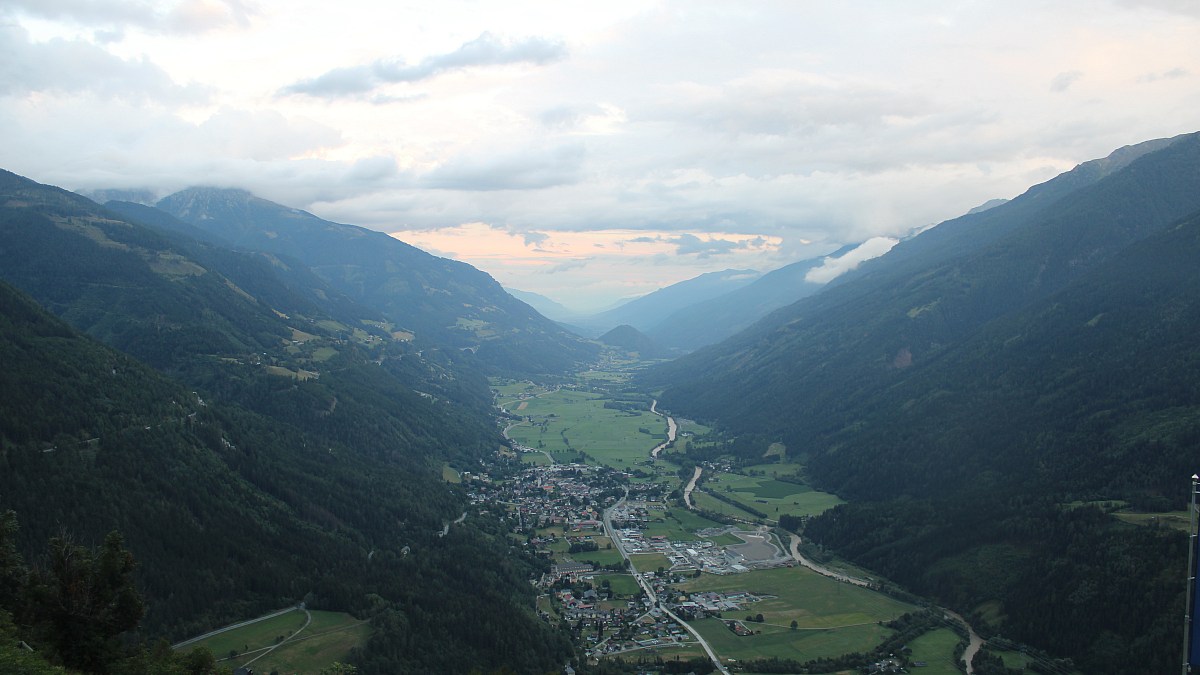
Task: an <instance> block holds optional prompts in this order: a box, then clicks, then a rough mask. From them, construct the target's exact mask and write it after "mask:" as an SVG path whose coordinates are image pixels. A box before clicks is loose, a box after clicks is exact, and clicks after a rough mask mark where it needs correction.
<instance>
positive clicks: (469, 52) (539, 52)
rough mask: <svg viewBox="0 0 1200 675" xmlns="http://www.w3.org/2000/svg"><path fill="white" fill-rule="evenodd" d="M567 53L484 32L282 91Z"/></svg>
mask: <svg viewBox="0 0 1200 675" xmlns="http://www.w3.org/2000/svg"><path fill="white" fill-rule="evenodd" d="M566 55H567V48H566V45H564V44H563V43H562V42H555V41H551V40H546V39H543V38H538V37H531V38H526V39H524V40H519V41H507V40H504V39H502V38H499V37H497V36H495V35H493V34H491V33H488V32H485V33H483V34H481V35H480V36H479V37H477V38H475V39H474V40H471V41H470V42H467V43H465V44H463V46H461V47H459V48H458V49H456V50H454V51H452V52H449V53H446V54H438V55H435V56H430V57H428V58H425V59H422V60H421V61H420V62H419V63H417V64H415V65H409V64H407V63H405V62H404V61H403V59H400V58H395V57H392V58H386V59H378V60H376V61H374V62H372V63H370V64H367V65H360V66H345V67H341V68H334V69H333V70H330V71H328V72H326V73H324V74H322V75H318V76H317V77H315V78H312V79H309V80H302V81H300V82H296V83H294V84H291V85H289V86H287V87H285V88H284V89H283V92H282V93H284V94H303V95H307V96H316V97H321V98H340V97H345V96H356V95H362V94H367V93H369V92H371V91H373V90H375V89H377V88H379V87H382V86H385V85H388V84H395V83H399V82H419V81H421V80H425V79H429V78H431V77H435V76H437V75H440V74H441V73H444V72H447V71H452V70H463V69H467V68H479V67H487V66H501V65H509V64H514V63H528V64H533V65H544V64H547V63H552V62H554V61H558V60H561V59H563V58H565V57H566Z"/></svg>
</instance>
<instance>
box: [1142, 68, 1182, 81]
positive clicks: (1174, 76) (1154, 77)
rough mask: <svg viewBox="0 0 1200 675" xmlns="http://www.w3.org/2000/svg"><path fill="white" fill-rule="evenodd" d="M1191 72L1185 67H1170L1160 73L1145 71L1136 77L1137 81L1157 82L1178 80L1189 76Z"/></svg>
mask: <svg viewBox="0 0 1200 675" xmlns="http://www.w3.org/2000/svg"><path fill="white" fill-rule="evenodd" d="M1191 76H1192V73H1191V71H1189V70H1188V69H1187V68H1171V69H1170V70H1165V71H1163V72H1161V73H1146V74H1145V75H1142V76H1140V77H1138V82H1157V81H1159V80H1178V79H1180V78H1184V77H1191Z"/></svg>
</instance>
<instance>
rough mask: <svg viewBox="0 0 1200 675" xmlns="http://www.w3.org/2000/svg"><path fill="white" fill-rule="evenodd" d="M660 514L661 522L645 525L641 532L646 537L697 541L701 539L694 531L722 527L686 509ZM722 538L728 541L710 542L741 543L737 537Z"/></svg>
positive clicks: (714, 540) (716, 540) (675, 509)
mask: <svg viewBox="0 0 1200 675" xmlns="http://www.w3.org/2000/svg"><path fill="white" fill-rule="evenodd" d="M660 513H661V515H662V518H663V522H661V523H657V522H650V523H647V524H646V527H645V528H644V529H643V530H642V533H643V534H644V535H645V536H646V537H655V536H660V535H661V536H665V537H666V538H667V539H668V540H670V541H699V540H700V539H702V537H700V536H699V535H698V534H696V530H703V529H706V528H710V527H722V525H721V524H720V523H718V522H716V521H712V520H709V519H707V518H705V517H703V516H700V515H698V514H696V513H693V512H691V511H688V510H687V509H682V508H674V509H670V510H667V511H662V512H660ZM722 537H724V538H728V539H729V541H727V542H722V541H718V539H719V538H718V539H712V541H713V542H714V543H718V544H720V543H729V544H738V543H741V540H740V539H738V538H737V537H732V536H727V535H722Z"/></svg>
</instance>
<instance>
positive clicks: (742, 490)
mask: <svg viewBox="0 0 1200 675" xmlns="http://www.w3.org/2000/svg"><path fill="white" fill-rule="evenodd" d="M770 466H773V465H760V466H757V467H750V468H748V469H747V470H746V471H747V473H750V472H751V471H754V472H755V473H757V472H759V471H763V467H770ZM778 466H781V467H782V466H786V467H788V469H790V470H787V469H778V470H777V471H778V473H777V474H776V475H784V476H789V477H790V476H794V475H795V472H796V466H797V465H778ZM763 472H764V473H765V471H763ZM704 485H705V487H707V488H708V489H710V490H713V491H714V492H718V493H720V494H721V495H723V496H725V497H728V498H730V499H732V500H734V501H736V502H738V503H739V504H744V505H746V506H748V507H750V508H752V509H755V510H757V511H761V512H763V513H765V514H767V517H768V518H769V519H771V520H778V519H779V517H780V516H781V515H785V514H786V515H792V516H808V515H817V514H819V513H822V512H824V511H826V510H828V509H831V508H833V507H834V506H837V505H838V504H841V503H842V500H841V499H840V498H838V496H837V495H833V494H829V493H828V492H820V491H818V490H814V489H812V487H810V486H809V485H806V484H802V483H795V482H791V481H782V480H778V479H777V478H775V477H774V476H772V475H771V474H767V475H762V476H758V475H746V474H742V473H721V474H718V475H716V476H712V477H710V478H709V479H708V480H707V481H705V484H704ZM693 497H696V495H695V493H693ZM696 501H697V504H699V505H701V506H702V507H703V508H706V509H712V510H714V511H717V512H718V513H726V514H728V515H732V516H735V517H738V518H752V517H753V516H750V515H749V514H747V513H746V512H744V511H742V510H740V509H737V508H735V507H732V506H730V505H728V504H724V503H722V502H719V501H718V500H716V499H713V498H712V497H706V496H703V495H701V496H699V497H696ZM718 504H720V506H717V505H718Z"/></svg>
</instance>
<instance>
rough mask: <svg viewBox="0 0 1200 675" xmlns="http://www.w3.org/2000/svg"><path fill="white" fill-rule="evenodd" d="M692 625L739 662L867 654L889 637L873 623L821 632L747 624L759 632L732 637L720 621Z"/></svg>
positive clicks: (716, 647)
mask: <svg viewBox="0 0 1200 675" xmlns="http://www.w3.org/2000/svg"><path fill="white" fill-rule="evenodd" d="M725 618H726V619H729V618H738V619H742V618H744V617H741V616H739V617H725ZM691 625H692V626H693V627H694V628H695V629H696V630H698V631H699V632H700V634H701V635H703V636H704V639H705V640H708V642H709V644H710V645H712V648H713V649H714V650H716V652H717V653H718V654H720V655H721V656H722V657H723V658H732V659H737V660H739V661H743V660H746V659H754V658H771V657H778V658H781V659H796V660H798V661H808V660H810V659H817V658H829V657H835V656H841V655H842V654H848V653H850V652H862V651H870V650H871V649H874V648H875V647H876V646H878V645H879V643H880V642H883V641H884V640H885V639H886V638H887V637H888V636H889V635H891V634H892V630H891V629H889V628H884V627H883V626H880V625H878V624H875V623H869V624H865V625H857V626H846V627H844V628H830V629H823V630H791V629H790V628H788V627H786V626H765V625H763V626H760V625H759V624H757V623H754V622H749V623H746V627H748V628H750V629H752V630H756V631H758V630H761V631H762V633H761V634H756V635H746V636H738V635H735V634H734V633H733V631H731V630H729V629H728V628H726V626H725V623H724V622H723V620H722V619H716V618H708V619H701V620H699V621H692V622H691Z"/></svg>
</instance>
